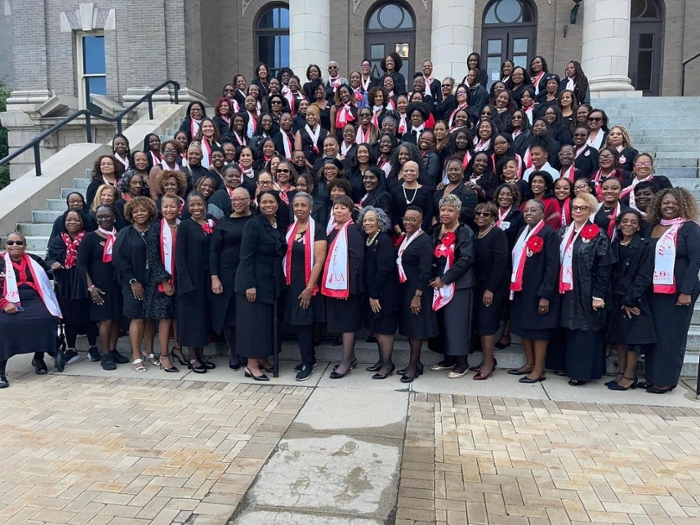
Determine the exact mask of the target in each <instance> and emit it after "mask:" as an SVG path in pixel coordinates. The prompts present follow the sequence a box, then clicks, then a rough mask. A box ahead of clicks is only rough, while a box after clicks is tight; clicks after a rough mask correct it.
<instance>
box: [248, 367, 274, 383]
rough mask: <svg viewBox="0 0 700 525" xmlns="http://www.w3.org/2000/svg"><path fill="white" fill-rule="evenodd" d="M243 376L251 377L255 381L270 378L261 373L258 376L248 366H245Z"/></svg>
mask: <svg viewBox="0 0 700 525" xmlns="http://www.w3.org/2000/svg"><path fill="white" fill-rule="evenodd" d="M245 376H246V377H251V378H253V379H254V380H255V381H269V380H270V378H269V377H267V376H266V375H265V374H262V375H259V376H256V375H254V374H253V372H251V371H250V370H249V369H248V367H245Z"/></svg>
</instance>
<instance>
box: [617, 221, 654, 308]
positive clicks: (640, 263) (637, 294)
mask: <svg viewBox="0 0 700 525" xmlns="http://www.w3.org/2000/svg"><path fill="white" fill-rule="evenodd" d="M612 249H613V254H615V259H617V260H618V261H619V259H618V257H617V255H618V253H619V250H620V243H619V242H614V243H613V244H612ZM629 249H630V250H631V251H632V252H633V255H632V257H631V258H630V259H629V260H628V261H627V264H626V265H625V266H620V264H615V265H614V266H613V268H612V272H611V274H610V284H611V285H612V291H613V293H614V294H615V295H621V296H622V304H623V305H625V306H628V307H630V308H634V307H635V306H638V305H639V303H640V302H641V300H642V297H643V296H644V295H645V294H646V293H647V292H648V291H649V289H650V288H651V283H652V279H653V277H654V247H653V245H652V243H651V242H649V241H648V240H647V239H644V238H642V236H641V235H639V234H637V235H635V236H634V237H633V238H632V241H630V244H629Z"/></svg>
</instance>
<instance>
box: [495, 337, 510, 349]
mask: <svg viewBox="0 0 700 525" xmlns="http://www.w3.org/2000/svg"><path fill="white" fill-rule="evenodd" d="M509 346H510V338H508V342H507V343H501V342H500V341H498V342H497V343H496V344H495V345H493V347H494V348H495V349H496V350H503V349H504V348H508V347H509Z"/></svg>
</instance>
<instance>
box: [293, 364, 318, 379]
mask: <svg viewBox="0 0 700 525" xmlns="http://www.w3.org/2000/svg"><path fill="white" fill-rule="evenodd" d="M313 373H314V367H313V366H310V365H301V368H300V369H299V371H298V372H297V381H306V380H307V379H308V378H309V377H311V374H313Z"/></svg>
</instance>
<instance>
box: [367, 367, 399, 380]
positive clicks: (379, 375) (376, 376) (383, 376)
mask: <svg viewBox="0 0 700 525" xmlns="http://www.w3.org/2000/svg"><path fill="white" fill-rule="evenodd" d="M395 368H396V367H395V366H394V365H391V368H390V369H389V371H388V372H387V373H386V374H380V373H379V372H377V373H376V374H374V375H373V376H372V379H386V378H387V377H389V376H390V375H391V374H393V373H394V369H395Z"/></svg>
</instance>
